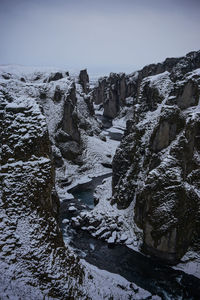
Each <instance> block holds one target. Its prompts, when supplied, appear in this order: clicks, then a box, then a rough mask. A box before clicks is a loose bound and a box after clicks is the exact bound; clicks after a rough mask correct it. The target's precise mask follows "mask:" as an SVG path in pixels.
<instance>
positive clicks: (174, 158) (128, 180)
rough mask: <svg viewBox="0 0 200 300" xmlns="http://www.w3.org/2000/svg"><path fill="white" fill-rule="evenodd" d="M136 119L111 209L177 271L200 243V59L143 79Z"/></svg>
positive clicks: (118, 167)
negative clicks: (124, 215) (122, 211)
mask: <svg viewBox="0 0 200 300" xmlns="http://www.w3.org/2000/svg"><path fill="white" fill-rule="evenodd" d="M136 90H137V97H136V102H135V104H134V116H133V119H132V121H129V122H128V124H127V129H126V132H125V136H124V138H123V140H122V142H121V145H120V147H119V148H118V149H117V152H116V155H115V157H114V160H113V182H112V184H113V200H112V201H113V203H117V206H118V208H126V207H128V206H129V205H130V203H131V202H132V201H134V202H135V211H134V212H133V216H134V219H135V222H136V223H137V225H138V226H139V227H140V228H142V229H143V233H144V238H143V246H144V249H145V250H146V251H148V252H149V253H151V254H153V255H156V256H158V257H160V258H162V259H165V260H167V261H170V262H172V263H174V262H176V261H177V260H179V259H180V258H181V257H182V256H183V255H184V253H185V252H186V250H187V249H188V247H189V246H192V245H194V244H195V243H197V241H199V240H200V230H199V228H200V227H199V219H200V196H199V195H200V181H199V175H200V160H199V157H200V137H199V132H200V131H199V130H200V107H199V97H200V51H199V52H192V53H189V54H188V55H186V57H182V58H177V59H174V58H173V59H166V60H165V62H164V63H160V64H157V65H150V66H147V67H145V68H143V69H142V70H141V71H139V72H138V77H137V86H136Z"/></svg>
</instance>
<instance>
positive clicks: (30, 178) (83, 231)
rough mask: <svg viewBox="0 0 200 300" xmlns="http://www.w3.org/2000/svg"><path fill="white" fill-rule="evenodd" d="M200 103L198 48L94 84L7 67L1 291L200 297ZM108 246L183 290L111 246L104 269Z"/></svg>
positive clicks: (2, 109)
mask: <svg viewBox="0 0 200 300" xmlns="http://www.w3.org/2000/svg"><path fill="white" fill-rule="evenodd" d="M199 100H200V51H196V52H191V53H188V54H187V55H186V56H184V57H180V58H167V59H166V60H165V61H164V62H162V63H158V64H152V65H148V66H145V67H144V68H143V69H141V70H139V71H135V72H133V73H131V74H129V75H127V74H125V73H119V74H116V73H110V75H109V76H105V77H102V78H99V79H98V80H97V81H95V82H92V81H90V79H89V76H88V73H87V70H81V71H80V73H79V74H71V73H70V71H68V70H56V69H48V68H47V69H42V68H26V67H18V66H15V67H13V66H0V115H1V118H0V126H1V132H0V140H1V145H0V162H1V163H0V164H1V173H0V177H1V181H0V187H1V188H0V207H1V210H0V214H1V216H0V227H1V232H0V249H1V251H0V264H1V269H0V274H1V276H0V295H1V297H2V299H198V294H199V292H200V291H199V286H200V285H199V279H200V226H199V225H200V181H199V178H200V134H199V132H200V102H199ZM82 193H85V194H83V196H82ZM81 197H83V198H84V199H85V200H81V199H82V198H81ZM84 201H85V203H83V202H84ZM82 235H83V240H81V239H82ZM87 239H88V240H91V242H90V243H89V244H88V245H90V246H89V249H90V250H88V248H87V247H86V248H87V249H85V250H84V251H86V252H85V253H89V254H85V253H83V252H84V251H82V250H81V247H82V246H81V245H79V243H80V244H81V241H83V244H84V245H86V244H87ZM95 240H97V242H95ZM95 243H96V246H94V245H95ZM98 243H103V244H98ZM100 245H104V247H109V248H108V249H110V250H109V254H108V252H107V250H103V251H105V252H103V253H104V254H105V259H106V256H108V257H109V255H110V257H112V255H113V258H114V257H116V256H117V255H118V254H117V253H122V254H121V256H120V258H123V257H125V256H126V255H130V264H131V261H133V263H132V264H136V262H134V260H133V257H134V256H133V255H135V256H136V255H137V254H134V252H133V251H136V252H137V253H138V255H139V254H141V255H142V256H143V257H144V259H142V257H141V258H139V256H138V260H139V259H140V260H141V262H142V261H143V260H144V261H146V263H147V265H148V257H151V258H149V259H153V261H154V262H156V263H158V264H160V265H162V266H164V267H158V266H157V268H158V269H159V268H161V270H163V269H162V268H165V267H166V266H167V268H169V269H168V270H167V269H166V273H165V274H167V273H170V274H172V275H171V276H172V278H173V276H175V275H174V274H175V273H173V271H172V270H175V269H176V270H179V271H177V273H176V276H179V279H180V278H182V279H180V286H179V287H177V288H176V289H175V290H174V291H173V292H172V291H171V290H170V289H171V287H170V288H169V289H167V292H168V293H169V294H168V296H165V293H164V292H162V291H159V289H154V288H151V287H150V285H145V284H144V283H142V281H143V280H144V278H143V277H142V279H141V281H140V280H137V278H136V279H135V281H133V280H131V278H132V277H131V278H130V277H129V276H127V277H126V276H125V275H123V272H121V273H120V272H118V275H117V274H114V273H116V272H117V271H115V272H114V271H113V272H112V268H108V270H106V266H105V264H103V263H101V259H102V261H103V259H104V258H103V257H100V256H101V255H104V254H102V253H101V252H99V257H100V258H98V259H99V262H97V263H96V265H95V262H94V261H95V259H96V258H95V259H94V260H93V258H92V257H93V256H92V255H93V254H92V251H93V252H94V251H95V249H93V248H95V247H97V248H98V247H99V249H100V248H101V247H100ZM105 245H106V246H105ZM84 247H85V246H84ZM84 247H83V248H84ZM120 247H121V248H120ZM123 247H124V248H123ZM78 248H79V250H78ZM103 249H104V248H103ZM112 249H113V251H112ZM116 249H118V250H116ZM122 249H123V250H122ZM124 249H127V250H124ZM88 251H89V252H88ZM90 251H91V253H90ZM99 251H100V250H99ZM127 251H130V252H127ZM131 251H132V252H131ZM97 253H98V252H97ZM100 253H101V255H100ZM112 253H113V254H112ZM114 253H115V254H114ZM114 255H115V256H114ZM85 256H87V257H88V259H84V257H85ZM90 257H91V260H90ZM128 257H129V256H128ZM111 261H112V259H111ZM116 261H117V260H116ZM115 264H117V262H115V263H114V265H115ZM127 264H128V262H127ZM136 265H137V264H136ZM160 265H159V266H160ZM137 267H138V269H140V266H137ZM113 268H114V267H113ZM141 268H142V263H141ZM151 268H153V263H152V264H151ZM146 269H147V268H146ZM143 270H144V269H143ZM130 272H133V271H130ZM143 272H145V271H143ZM174 272H175V271H174ZM181 272H182V273H181ZM184 272H185V273H184ZM184 274H189V275H187V276H188V277H184V276H186V275H184ZM138 276H139V275H138ZM151 276H153V275H152V274H151ZM165 276H166V277H164V278H165V279H164V280H166V281H167V275H165ZM177 278H178V277H177ZM184 278H187V280H186V279H184ZM179 279H177V280H179ZM156 280H158V281H159V279H155V281H156ZM105 281H106V282H107V284H104V282H105ZM187 281H188V282H190V284H191V286H192V289H191V290H190V288H189V287H188V286H187V283H186V282H187ZM169 282H171V281H170V280H169ZM170 284H171V283H170ZM170 284H169V285H170ZM172 285H173V284H172ZM155 286H156V284H155ZM159 288H160V287H159ZM160 289H161V288H160ZM187 289H188V292H187V291H186V290H187ZM163 290H164V287H163ZM167 292H166V293H167ZM176 293H177V294H176ZM170 297H171V298H170ZM181 297H182V298H181Z"/></svg>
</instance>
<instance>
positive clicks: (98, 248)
mask: <svg viewBox="0 0 200 300" xmlns="http://www.w3.org/2000/svg"><path fill="white" fill-rule="evenodd" d="M108 176H111V175H110V174H107V175H105V176H100V177H99V178H95V179H94V180H92V181H91V182H90V184H89V185H85V186H83V185H81V186H79V187H77V188H75V189H74V191H72V193H73V194H74V196H76V197H77V198H79V201H78V200H77V199H75V200H71V201H70V202H69V200H66V201H63V202H62V203H61V216H60V218H61V219H60V221H61V228H62V232H63V237H64V240H65V242H66V243H67V244H69V245H70V246H72V247H73V249H74V251H75V252H76V253H77V254H78V255H79V256H80V257H81V258H84V259H85V260H86V261H87V262H89V263H90V264H92V265H95V266H97V267H98V268H100V269H104V270H107V271H109V272H112V273H116V274H119V275H121V276H123V277H124V278H126V279H127V280H129V281H130V282H134V283H136V284H137V285H138V286H140V287H142V288H144V289H146V290H148V291H149V292H151V293H152V294H154V295H159V296H161V298H162V299H166V300H167V299H170V300H173V299H174V300H175V299H195V300H196V299H200V298H199V295H200V280H199V279H198V278H196V277H194V276H192V275H188V274H186V273H184V272H182V271H178V270H174V269H173V268H171V267H170V266H168V265H165V264H162V262H160V261H158V260H156V259H152V258H149V257H147V256H145V255H143V254H141V253H138V252H136V251H134V250H131V249H129V248H128V247H126V246H124V245H115V246H114V247H113V248H110V247H108V244H107V243H106V242H104V241H102V240H98V239H96V238H94V237H92V236H91V235H90V234H89V233H87V232H85V231H83V230H74V229H73V228H72V227H71V226H70V223H69V224H63V223H62V220H63V219H66V218H67V219H69V220H70V218H72V217H73V216H77V215H78V214H79V213H80V212H81V211H82V210H84V209H91V208H92V206H93V191H94V188H95V186H96V185H98V184H100V182H101V181H102V179H103V178H105V177H108ZM80 200H81V201H80ZM84 204H86V205H87V208H85V207H84ZM71 205H74V206H75V207H76V208H77V211H74V212H73V211H69V209H68V208H69V206H71ZM88 206H89V207H90V208H89V207H88Z"/></svg>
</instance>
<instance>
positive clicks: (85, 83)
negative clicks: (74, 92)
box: [79, 69, 89, 94]
mask: <svg viewBox="0 0 200 300" xmlns="http://www.w3.org/2000/svg"><path fill="white" fill-rule="evenodd" d="M79 83H80V84H81V86H82V88H83V92H84V93H85V94H87V93H88V92H89V76H88V73H87V70H86V69H85V70H81V71H80V74H79Z"/></svg>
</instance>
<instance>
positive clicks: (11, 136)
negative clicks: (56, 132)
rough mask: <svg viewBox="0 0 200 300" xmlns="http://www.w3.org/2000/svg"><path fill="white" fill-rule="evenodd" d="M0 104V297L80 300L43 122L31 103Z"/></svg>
mask: <svg viewBox="0 0 200 300" xmlns="http://www.w3.org/2000/svg"><path fill="white" fill-rule="evenodd" d="M9 99H11V97H9ZM0 104H1V105H0V112H1V119H0V128H1V131H0V139H1V141H2V143H1V145H0V164H1V172H0V191H1V192H0V208H1V217H0V228H1V230H0V240H1V243H0V250H1V251H0V260H1V270H0V294H1V297H2V299H6V298H7V299H13V298H16V299H18V298H23V299H43V298H45V297H48V298H49V297H50V298H56V299H67V298H79V296H80V295H81V294H82V292H81V291H80V290H79V288H78V284H80V283H81V281H82V276H83V270H82V269H81V267H80V266H79V264H78V260H77V259H76V258H75V257H74V256H73V255H72V253H70V251H69V250H67V249H66V247H65V246H64V242H63V238H62V234H61V231H60V229H59V226H58V210H59V199H58V196H57V194H56V192H55V188H54V180H55V179H54V177H55V175H54V173H55V170H54V166H53V164H52V160H51V156H52V154H51V147H50V141H49V136H48V131H47V126H46V119H45V117H44V115H43V114H42V113H41V111H40V108H39V105H38V104H37V103H36V102H35V100H33V99H31V98H30V99H24V98H23V99H20V98H19V99H18V98H16V99H13V101H11V100H10V101H9V102H8V100H7V99H6V97H5V94H4V93H3V92H2V93H0ZM74 278H75V282H74V283H75V285H74V283H73V285H71V283H70V282H71V281H72V280H73V279H74ZM78 282H79V283H78Z"/></svg>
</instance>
